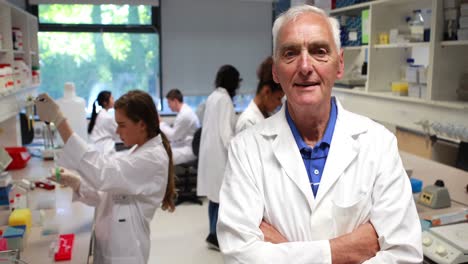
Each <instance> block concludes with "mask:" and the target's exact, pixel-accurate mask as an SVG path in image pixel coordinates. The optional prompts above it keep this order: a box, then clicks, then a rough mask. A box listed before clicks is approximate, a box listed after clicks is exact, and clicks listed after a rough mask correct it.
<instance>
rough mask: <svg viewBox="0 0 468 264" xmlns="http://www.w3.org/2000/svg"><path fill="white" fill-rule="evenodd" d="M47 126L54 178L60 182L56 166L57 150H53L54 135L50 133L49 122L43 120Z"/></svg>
mask: <svg viewBox="0 0 468 264" xmlns="http://www.w3.org/2000/svg"><path fill="white" fill-rule="evenodd" d="M45 124H46V126H47V130H48V131H49V136H50V144H51V145H52V152H53V153H54V171H55V179H56V180H57V182H60V167H59V166H57V152H56V151H55V144H54V135H53V134H52V130H51V129H50V123H49V122H45Z"/></svg>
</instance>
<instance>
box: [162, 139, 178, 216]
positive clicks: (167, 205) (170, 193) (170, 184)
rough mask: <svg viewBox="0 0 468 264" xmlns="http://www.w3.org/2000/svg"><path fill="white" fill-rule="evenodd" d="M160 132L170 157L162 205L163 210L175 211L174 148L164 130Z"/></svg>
mask: <svg viewBox="0 0 468 264" xmlns="http://www.w3.org/2000/svg"><path fill="white" fill-rule="evenodd" d="M159 134H160V135H161V138H162V142H163V145H164V149H166V152H167V156H168V157H169V173H168V179H167V187H166V193H165V194H164V199H163V201H162V206H161V207H162V209H163V210H169V212H173V211H174V210H175V204H174V199H175V197H176V195H177V193H176V189H175V172H174V162H173V161H172V149H171V145H170V144H169V140H168V139H167V137H166V135H165V134H164V133H163V132H162V131H161V132H160V133H159Z"/></svg>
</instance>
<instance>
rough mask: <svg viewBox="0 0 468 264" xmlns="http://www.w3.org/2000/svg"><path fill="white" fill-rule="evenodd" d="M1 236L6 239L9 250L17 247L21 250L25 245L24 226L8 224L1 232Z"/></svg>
mask: <svg viewBox="0 0 468 264" xmlns="http://www.w3.org/2000/svg"><path fill="white" fill-rule="evenodd" d="M3 238H6V240H7V246H8V249H9V250H15V249H19V250H20V251H23V249H24V248H25V247H26V226H15V227H12V226H9V227H7V229H6V230H5V232H4V233H3Z"/></svg>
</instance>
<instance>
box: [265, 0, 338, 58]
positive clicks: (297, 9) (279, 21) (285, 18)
mask: <svg viewBox="0 0 468 264" xmlns="http://www.w3.org/2000/svg"><path fill="white" fill-rule="evenodd" d="M307 13H315V14H319V15H321V16H323V17H324V18H326V19H327V21H328V22H329V24H330V28H331V31H332V33H333V39H334V41H335V45H336V49H337V50H338V51H339V50H340V48H341V41H340V24H339V22H338V20H337V19H336V18H334V17H330V16H328V15H327V13H325V11H323V10H322V9H320V8H318V7H315V6H311V5H298V6H294V7H291V8H289V9H288V10H287V11H286V12H284V13H282V14H281V15H279V16H278V18H276V20H275V23H273V29H272V34H273V58H275V59H276V55H277V50H276V44H277V43H276V42H277V41H278V33H279V31H280V29H281V28H282V27H283V25H284V24H286V23H287V22H289V21H291V20H295V19H297V18H298V17H299V16H300V15H302V14H307Z"/></svg>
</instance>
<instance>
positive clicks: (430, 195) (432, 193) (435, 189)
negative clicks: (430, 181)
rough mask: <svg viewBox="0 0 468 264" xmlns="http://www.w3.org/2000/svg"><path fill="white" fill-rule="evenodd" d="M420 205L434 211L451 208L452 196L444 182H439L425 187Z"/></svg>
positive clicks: (420, 197) (419, 201)
mask: <svg viewBox="0 0 468 264" xmlns="http://www.w3.org/2000/svg"><path fill="white" fill-rule="evenodd" d="M418 203H419V204H422V205H424V206H428V207H430V208H433V209H440V208H446V207H450V205H451V201H450V194H449V192H448V189H447V188H446V187H445V186H444V182H443V181H442V180H437V181H436V182H435V183H434V185H429V186H426V187H424V189H423V191H422V193H421V195H420V196H419V200H418Z"/></svg>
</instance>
